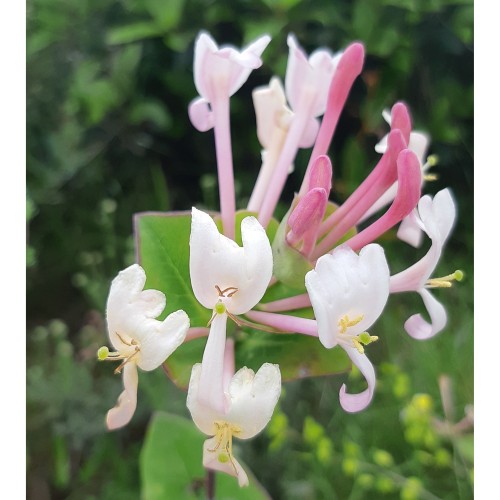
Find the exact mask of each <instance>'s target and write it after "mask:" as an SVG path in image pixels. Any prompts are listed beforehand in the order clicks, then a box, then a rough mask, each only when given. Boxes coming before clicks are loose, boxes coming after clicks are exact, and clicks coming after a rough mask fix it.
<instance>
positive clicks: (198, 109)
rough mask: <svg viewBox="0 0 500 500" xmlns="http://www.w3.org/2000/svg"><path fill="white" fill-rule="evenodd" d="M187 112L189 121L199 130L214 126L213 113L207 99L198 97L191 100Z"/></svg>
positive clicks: (205, 130)
mask: <svg viewBox="0 0 500 500" xmlns="http://www.w3.org/2000/svg"><path fill="white" fill-rule="evenodd" d="M188 113H189V119H190V120H191V123H192V124H193V126H194V127H195V128H196V129H197V130H199V131H200V132H207V131H208V130H210V129H212V128H214V115H213V113H212V110H211V109H210V106H209V105H208V101H207V100H205V99H204V98H203V97H198V98H197V99H195V100H194V101H192V102H191V104H190V105H189V108H188Z"/></svg>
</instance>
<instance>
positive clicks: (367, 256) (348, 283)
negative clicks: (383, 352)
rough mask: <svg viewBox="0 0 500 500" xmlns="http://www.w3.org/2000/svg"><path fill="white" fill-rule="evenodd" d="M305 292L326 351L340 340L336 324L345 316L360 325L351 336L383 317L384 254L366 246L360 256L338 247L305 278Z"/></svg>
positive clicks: (385, 287)
mask: <svg viewBox="0 0 500 500" xmlns="http://www.w3.org/2000/svg"><path fill="white" fill-rule="evenodd" d="M306 288H307V291H308V293H309V297H310V299H311V304H312V307H313V310H314V315H315V316H316V320H317V322H318V335H319V339H320V341H321V343H322V344H323V345H324V346H325V347H326V348H328V349H330V348H332V347H334V346H335V345H337V344H338V343H339V342H340V341H341V340H342V335H343V334H342V333H340V331H341V330H340V326H339V321H340V319H341V318H343V317H345V316H346V315H347V316H348V317H349V319H350V320H355V319H358V318H359V319H360V321H359V322H358V323H357V324H355V325H353V326H351V327H350V328H349V334H350V335H358V334H359V333H361V332H363V331H365V330H367V329H368V328H369V327H370V326H371V325H372V324H373V323H374V322H375V321H376V319H377V318H378V317H379V316H380V314H381V313H382V311H383V309H384V307H385V304H386V302H387V298H388V296H389V267H388V265H387V261H386V259H385V255H384V250H383V249H382V247H381V246H379V245H375V244H373V245H368V246H366V247H365V248H363V249H362V250H361V252H360V254H359V256H358V255H357V254H356V253H355V252H353V251H352V250H351V249H350V248H349V247H347V246H345V245H343V246H340V247H337V248H336V249H335V250H334V251H333V253H332V254H327V255H324V256H323V257H320V258H319V259H318V261H317V263H316V268H315V269H313V270H312V271H309V272H308V273H307V274H306Z"/></svg>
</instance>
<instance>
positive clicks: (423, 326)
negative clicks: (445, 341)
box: [405, 289, 448, 340]
mask: <svg viewBox="0 0 500 500" xmlns="http://www.w3.org/2000/svg"><path fill="white" fill-rule="evenodd" d="M419 293H420V296H421V297H422V300H423V301H424V304H425V307H426V309H427V312H428V313H429V316H430V319H431V322H430V323H429V322H427V321H426V320H425V319H424V318H423V317H422V315H421V314H414V315H413V316H410V317H409V318H408V319H407V320H406V322H405V330H406V331H407V333H408V335H410V337H413V338H414V339H417V340H426V339H430V338H431V337H434V335H436V334H437V333H439V332H440V331H441V330H442V329H443V328H444V327H445V326H446V322H447V320H448V318H447V314H446V309H445V308H444V306H443V305H442V304H441V303H440V302H439V301H438V300H437V299H436V298H435V297H434V296H433V295H432V294H431V293H430V292H429V291H428V290H426V289H422V290H420V291H419Z"/></svg>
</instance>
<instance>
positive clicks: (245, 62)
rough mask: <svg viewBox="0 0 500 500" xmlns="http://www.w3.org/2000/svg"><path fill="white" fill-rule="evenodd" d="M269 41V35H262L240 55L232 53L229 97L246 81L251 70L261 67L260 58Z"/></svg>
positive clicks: (236, 52)
mask: <svg viewBox="0 0 500 500" xmlns="http://www.w3.org/2000/svg"><path fill="white" fill-rule="evenodd" d="M270 41H271V37H270V36H269V35H263V36H261V37H260V38H258V39H257V40H255V42H253V43H251V44H250V45H249V46H248V47H247V48H246V49H244V50H243V51H242V52H241V53H240V52H238V51H234V53H232V54H231V56H230V58H231V60H232V62H233V64H232V68H231V76H230V83H229V95H233V94H234V93H235V92H236V91H237V90H238V89H239V88H240V87H241V86H242V85H243V84H244V83H245V82H246V81H247V80H248V77H249V75H250V73H251V72H252V70H253V69H256V68H259V67H260V66H261V65H262V60H261V58H260V56H261V55H262V52H264V50H265V49H266V47H267V46H268V45H269V42H270Z"/></svg>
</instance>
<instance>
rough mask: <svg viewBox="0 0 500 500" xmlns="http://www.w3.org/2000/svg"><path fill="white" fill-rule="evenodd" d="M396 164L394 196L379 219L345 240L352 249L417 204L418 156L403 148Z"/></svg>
mask: <svg viewBox="0 0 500 500" xmlns="http://www.w3.org/2000/svg"><path fill="white" fill-rule="evenodd" d="M397 166H398V192H397V195H396V198H395V199H394V201H393V203H392V205H391V206H390V208H389V210H387V212H386V213H385V214H384V215H383V216H382V217H380V219H378V220H377V221H375V222H374V223H373V224H371V225H370V226H368V227H367V228H365V229H364V230H363V231H361V232H360V233H358V234H357V235H356V236H354V237H352V238H351V239H349V240H348V241H347V242H346V243H347V244H348V245H349V246H350V247H351V248H352V249H353V250H359V249H360V248H362V247H363V246H365V245H367V244H368V243H371V242H372V241H374V240H375V239H377V238H378V237H379V236H381V235H382V234H383V233H385V232H386V231H388V230H389V229H390V228H392V227H393V226H394V225H396V224H397V223H398V222H400V221H401V220H402V219H403V218H404V217H406V216H407V215H408V214H409V213H410V212H411V211H412V210H413V209H414V208H415V206H416V205H417V203H418V199H419V197H420V186H421V176H422V174H421V171H420V163H419V161H418V158H417V157H416V155H415V153H413V152H412V151H410V150H409V149H405V150H403V151H401V153H400V154H399V156H398V160H397Z"/></svg>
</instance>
